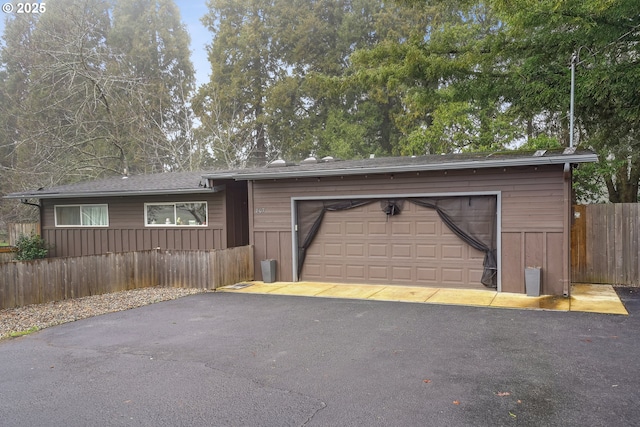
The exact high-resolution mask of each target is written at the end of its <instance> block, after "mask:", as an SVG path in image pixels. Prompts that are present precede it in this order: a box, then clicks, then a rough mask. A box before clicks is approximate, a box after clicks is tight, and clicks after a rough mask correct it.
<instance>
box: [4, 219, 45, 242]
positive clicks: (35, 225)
mask: <svg viewBox="0 0 640 427" xmlns="http://www.w3.org/2000/svg"><path fill="white" fill-rule="evenodd" d="M23 234H24V235H25V236H30V235H31V234H36V235H38V236H39V235H40V223H39V222H27V223H10V224H9V246H15V244H16V242H17V241H18V238H19V237H20V236H21V235H23Z"/></svg>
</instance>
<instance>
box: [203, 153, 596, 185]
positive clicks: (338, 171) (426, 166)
mask: <svg viewBox="0 0 640 427" xmlns="http://www.w3.org/2000/svg"><path fill="white" fill-rule="evenodd" d="M597 161H598V156H597V155H596V154H594V153H593V152H591V151H587V150H580V151H578V150H573V149H565V150H564V151H563V150H540V151H537V152H535V153H534V152H532V151H529V152H522V151H505V152H499V153H460V154H443V155H428V156H412V157H380V158H372V159H364V160H333V159H331V158H325V159H320V160H317V161H314V160H312V159H309V161H308V162H307V161H305V162H302V163H301V164H289V163H286V162H282V161H280V163H281V166H278V167H262V168H253V169H240V170H228V171H216V172H210V173H204V174H203V177H204V178H209V179H214V180H215V179H235V180H238V181H242V180H264V179H282V178H304V177H310V178H315V177H323V176H349V175H365V174H384V173H402V172H422V171H433V170H459V169H480V168H495V167H513V166H535V165H548V164H565V163H570V164H577V163H589V162H597Z"/></svg>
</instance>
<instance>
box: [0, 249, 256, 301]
mask: <svg viewBox="0 0 640 427" xmlns="http://www.w3.org/2000/svg"><path fill="white" fill-rule="evenodd" d="M253 272H254V269H253V246H242V247H237V248H231V249H222V250H211V251H182V250H160V249H154V250H149V251H140V252H123V253H109V254H104V255H91V256H84V257H69V258H46V259H42V260H35V261H23V262H8V263H4V264H0V309H2V308H11V307H21V306H25V305H29V304H40V303H45V302H51V301H59V300H64V299H69V298H79V297H84V296H90V295H99V294H105V293H110V292H118V291H125V290H131V289H138V288H145V287H151V286H160V287H175V288H201V289H216V288H219V287H221V286H226V285H230V284H233V283H237V282H241V281H245V280H252V279H253Z"/></svg>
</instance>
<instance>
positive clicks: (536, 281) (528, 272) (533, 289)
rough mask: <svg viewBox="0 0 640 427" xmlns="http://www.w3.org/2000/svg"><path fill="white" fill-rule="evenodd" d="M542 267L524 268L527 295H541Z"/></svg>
mask: <svg viewBox="0 0 640 427" xmlns="http://www.w3.org/2000/svg"><path fill="white" fill-rule="evenodd" d="M541 270H542V269H541V268H540V267H527V268H525V269H524V284H525V287H526V289H527V296H529V297H539V296H540V275H541V274H540V273H541Z"/></svg>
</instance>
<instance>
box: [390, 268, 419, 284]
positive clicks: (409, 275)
mask: <svg viewBox="0 0 640 427" xmlns="http://www.w3.org/2000/svg"><path fill="white" fill-rule="evenodd" d="M391 275H392V280H393V281H394V282H396V281H404V282H410V281H413V280H414V278H413V268H411V267H392V268H391Z"/></svg>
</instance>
